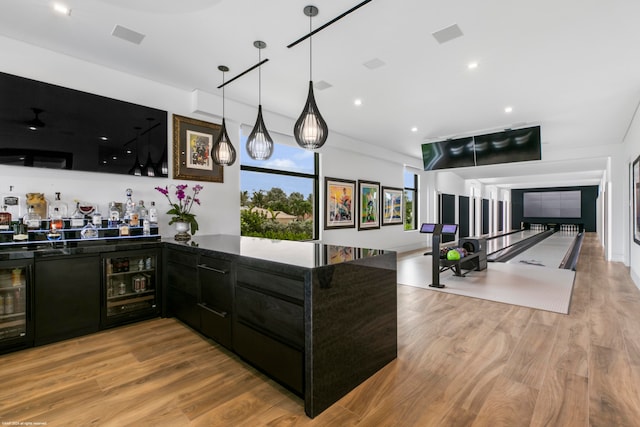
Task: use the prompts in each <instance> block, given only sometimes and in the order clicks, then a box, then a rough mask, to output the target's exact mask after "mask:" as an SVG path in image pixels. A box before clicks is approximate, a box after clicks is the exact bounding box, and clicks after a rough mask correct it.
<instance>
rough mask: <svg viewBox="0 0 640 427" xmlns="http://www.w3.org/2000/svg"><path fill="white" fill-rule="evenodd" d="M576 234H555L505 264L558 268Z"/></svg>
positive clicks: (565, 232)
mask: <svg viewBox="0 0 640 427" xmlns="http://www.w3.org/2000/svg"><path fill="white" fill-rule="evenodd" d="M577 234H578V233H577V232H567V231H558V232H555V233H553V234H552V235H551V236H549V237H547V238H546V239H544V240H542V241H541V242H539V243H537V244H536V245H534V246H532V247H531V248H529V249H527V250H526V251H524V252H522V253H521V254H519V255H516V256H515V257H513V258H512V259H510V260H509V261H507V263H509V264H528V265H539V266H544V267H550V268H558V267H559V266H560V263H562V260H563V259H564V256H565V255H566V253H567V251H568V250H569V248H570V247H571V244H572V243H573V240H574V239H575V237H576V235H577Z"/></svg>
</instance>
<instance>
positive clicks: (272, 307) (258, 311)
mask: <svg viewBox="0 0 640 427" xmlns="http://www.w3.org/2000/svg"><path fill="white" fill-rule="evenodd" d="M236 318H237V320H238V321H239V322H244V323H246V324H249V325H251V326H254V327H255V328H256V329H259V330H262V331H264V332H265V333H267V334H269V335H272V336H274V337H276V338H279V339H282V340H283V341H285V342H287V343H289V344H290V345H293V346H295V347H298V348H301V349H302V348H303V347H304V310H303V307H302V305H298V304H293V303H291V302H288V301H285V300H282V299H279V298H275V297H273V296H270V295H266V294H263V293H260V292H256V291H254V290H251V289H248V288H243V287H240V286H238V287H236Z"/></svg>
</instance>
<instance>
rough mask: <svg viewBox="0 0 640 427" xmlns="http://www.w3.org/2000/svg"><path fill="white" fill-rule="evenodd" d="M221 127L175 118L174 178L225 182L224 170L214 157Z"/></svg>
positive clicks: (180, 117) (174, 116)
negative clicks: (214, 144) (213, 152)
mask: <svg viewBox="0 0 640 427" xmlns="http://www.w3.org/2000/svg"><path fill="white" fill-rule="evenodd" d="M219 133H220V125H217V124H214V123H209V122H205V121H202V120H197V119H192V118H189V117H184V116H179V115H177V114H174V115H173V178H174V179H190V180H194V181H209V182H224V173H223V167H222V166H220V165H216V164H215V163H214V162H213V159H212V158H211V148H212V147H213V143H214V141H215V140H216V138H217V137H218V134H219Z"/></svg>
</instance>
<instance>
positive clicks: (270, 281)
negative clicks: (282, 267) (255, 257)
mask: <svg viewBox="0 0 640 427" xmlns="http://www.w3.org/2000/svg"><path fill="white" fill-rule="evenodd" d="M237 281H238V283H239V284H246V285H248V286H249V287H252V288H257V289H260V290H264V291H266V292H268V293H274V294H280V295H283V296H286V297H289V298H293V299H294V300H299V301H303V300H304V280H303V279H302V278H292V277H287V276H280V275H277V274H273V273H269V272H266V271H263V270H255V269H253V268H248V267H238V278H237Z"/></svg>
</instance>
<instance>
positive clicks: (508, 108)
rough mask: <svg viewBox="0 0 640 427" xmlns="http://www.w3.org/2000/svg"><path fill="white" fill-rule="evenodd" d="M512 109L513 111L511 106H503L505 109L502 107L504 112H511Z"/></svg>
mask: <svg viewBox="0 0 640 427" xmlns="http://www.w3.org/2000/svg"><path fill="white" fill-rule="evenodd" d="M512 111H513V108H512V107H505V109H504V112H505V113H510V112H512Z"/></svg>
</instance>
